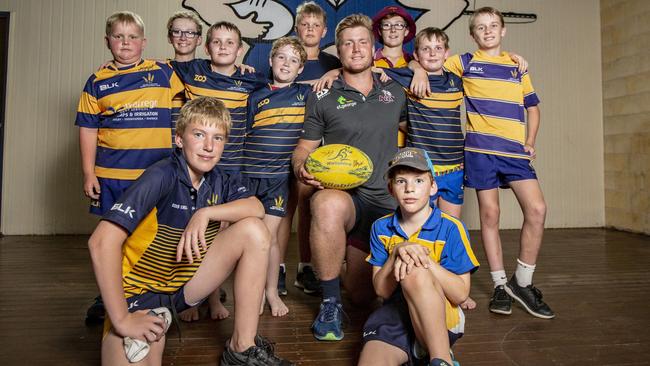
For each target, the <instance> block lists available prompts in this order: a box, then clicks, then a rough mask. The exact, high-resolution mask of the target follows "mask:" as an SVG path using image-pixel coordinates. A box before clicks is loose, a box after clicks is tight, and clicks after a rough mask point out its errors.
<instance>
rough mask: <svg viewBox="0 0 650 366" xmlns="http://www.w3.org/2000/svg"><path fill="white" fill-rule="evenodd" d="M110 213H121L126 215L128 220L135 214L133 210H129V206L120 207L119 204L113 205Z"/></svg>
mask: <svg viewBox="0 0 650 366" xmlns="http://www.w3.org/2000/svg"><path fill="white" fill-rule="evenodd" d="M111 211H118V212H121V213H123V214H125V215H128V216H129V217H130V218H133V214H134V213H135V210H134V209H133V208H131V206H126V207H122V204H121V203H116V204H114V205H113V207H111Z"/></svg>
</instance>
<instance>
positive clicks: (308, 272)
mask: <svg viewBox="0 0 650 366" xmlns="http://www.w3.org/2000/svg"><path fill="white" fill-rule="evenodd" d="M293 285H294V286H296V287H298V288H301V289H302V291H303V292H304V293H306V294H310V295H311V294H317V293H319V292H320V281H319V280H318V277H317V276H316V272H314V269H313V268H312V267H311V266H304V267H303V268H302V272H298V274H297V275H296V281H295V282H294V283H293Z"/></svg>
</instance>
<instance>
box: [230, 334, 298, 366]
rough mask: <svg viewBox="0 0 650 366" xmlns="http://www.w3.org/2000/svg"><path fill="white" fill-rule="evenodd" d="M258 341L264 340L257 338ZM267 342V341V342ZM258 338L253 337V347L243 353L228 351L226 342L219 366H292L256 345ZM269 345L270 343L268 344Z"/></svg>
mask: <svg viewBox="0 0 650 366" xmlns="http://www.w3.org/2000/svg"><path fill="white" fill-rule="evenodd" d="M259 339H264V340H266V338H263V337H259ZM267 341H268V340H267ZM257 342H258V337H255V343H256V345H255V346H252V347H249V348H248V349H247V350H246V351H244V352H235V351H233V350H231V349H230V346H229V343H230V341H227V342H226V348H225V349H224V351H223V354H222V355H221V366H235V365H246V366H292V365H293V363H292V362H290V361H288V360H285V359H282V358H280V357H277V356H276V355H275V354H274V353H273V352H267V350H265V349H264V346H259V345H257ZM268 344H269V345H270V343H268Z"/></svg>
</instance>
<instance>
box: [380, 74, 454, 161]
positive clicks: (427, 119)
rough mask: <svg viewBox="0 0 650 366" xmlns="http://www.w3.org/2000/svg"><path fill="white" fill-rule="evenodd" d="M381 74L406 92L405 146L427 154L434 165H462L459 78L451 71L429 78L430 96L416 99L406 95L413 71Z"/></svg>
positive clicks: (409, 94)
mask: <svg viewBox="0 0 650 366" xmlns="http://www.w3.org/2000/svg"><path fill="white" fill-rule="evenodd" d="M384 72H386V74H387V75H388V76H390V77H391V79H393V80H395V81H396V82H397V83H398V84H400V85H401V86H402V87H404V90H405V91H406V96H407V107H408V123H407V127H408V133H407V136H406V146H411V147H417V148H420V149H423V150H424V151H426V152H427V153H428V155H429V159H431V163H433V164H434V165H454V164H460V163H462V162H463V147H464V146H465V144H464V140H465V139H464V137H463V131H462V129H461V126H460V105H461V103H462V102H463V89H462V88H463V87H462V81H461V79H460V78H459V77H458V76H456V75H454V74H452V73H450V72H444V73H443V74H442V75H429V87H430V88H431V94H430V95H429V96H428V97H424V98H418V97H416V96H415V95H413V94H411V93H410V92H409V86H410V84H411V79H413V71H411V70H410V69H408V68H394V69H384Z"/></svg>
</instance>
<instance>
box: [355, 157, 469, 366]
mask: <svg viewBox="0 0 650 366" xmlns="http://www.w3.org/2000/svg"><path fill="white" fill-rule="evenodd" d="M386 176H387V180H388V190H389V191H390V193H391V195H392V196H393V197H394V198H395V199H396V200H397V202H398V205H399V207H398V209H397V210H396V211H395V213H393V214H390V215H387V216H385V217H382V218H381V219H379V220H377V221H375V223H374V224H373V226H372V230H371V233H370V255H369V256H368V258H367V261H368V262H369V263H370V264H372V265H373V279H372V282H373V286H374V288H375V292H376V293H377V295H378V296H380V297H382V298H384V299H385V301H384V304H383V305H382V306H381V307H380V308H379V309H378V310H376V311H375V312H373V313H372V314H371V315H370V317H369V318H368V320H367V321H366V324H365V325H364V329H363V343H364V346H363V349H362V351H361V356H360V359H359V365H375V364H380V363H381V364H394V365H401V364H403V363H409V362H413V361H414V360H415V359H416V358H417V357H416V356H417V355H416V354H415V352H414V349H415V347H414V345H415V342H416V341H417V342H419V344H422V345H423V346H424V347H425V348H426V350H427V351H428V353H429V355H430V359H429V364H430V365H451V364H452V359H451V357H450V347H451V345H452V344H453V343H454V342H455V341H456V340H457V339H458V338H460V337H461V336H462V335H463V331H464V325H465V316H464V315H463V311H462V310H461V308H460V306H459V305H458V304H460V303H462V302H463V301H464V300H465V299H466V298H467V296H468V294H469V288H470V274H471V273H472V272H474V271H476V270H477V269H478V266H479V263H478V261H477V260H476V257H475V256H474V252H473V251H472V248H471V246H470V243H469V235H468V233H467V230H466V229H465V226H464V225H463V223H462V222H461V221H460V220H458V219H457V218H455V217H453V216H450V215H448V214H445V213H444V212H442V211H440V210H439V209H437V208H436V207H435V206H432V205H430V203H429V197H430V196H431V195H434V194H435V193H436V191H437V186H436V182H435V180H434V179H433V175H432V172H431V165H430V163H429V160H428V158H427V157H426V153H425V152H424V150H422V149H418V148H406V149H402V150H400V151H399V152H398V153H397V154H396V155H395V156H394V157H393V159H392V160H391V161H390V163H389V168H388V171H387V173H386Z"/></svg>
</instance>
